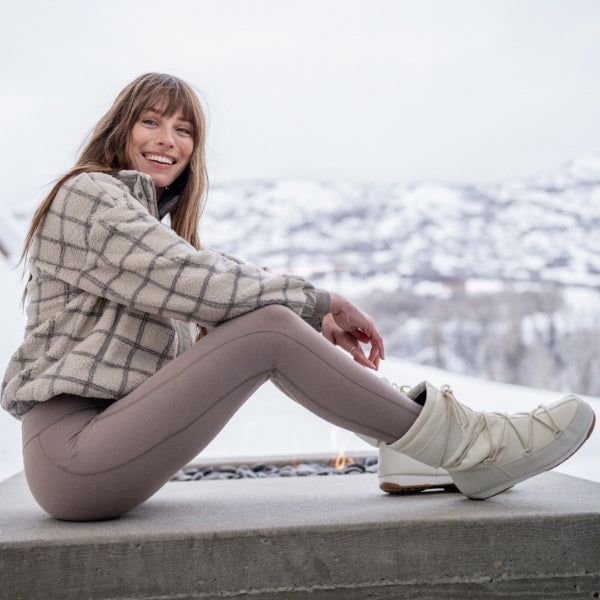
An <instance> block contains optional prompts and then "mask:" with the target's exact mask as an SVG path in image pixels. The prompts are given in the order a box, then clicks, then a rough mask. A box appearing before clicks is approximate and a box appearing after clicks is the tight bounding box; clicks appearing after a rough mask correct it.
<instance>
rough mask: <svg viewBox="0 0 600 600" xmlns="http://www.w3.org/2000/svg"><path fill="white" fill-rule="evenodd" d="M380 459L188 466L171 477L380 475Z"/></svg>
mask: <svg viewBox="0 0 600 600" xmlns="http://www.w3.org/2000/svg"><path fill="white" fill-rule="evenodd" d="M377 461H378V457H377V456H376V455H374V456H367V457H365V458H357V459H353V460H351V461H349V462H347V463H346V464H345V465H344V466H343V467H341V468H336V467H335V465H334V464H332V463H323V462H303V463H300V464H287V465H275V464H268V463H265V462H260V463H255V464H253V465H222V466H220V467H218V466H210V465H209V466H203V467H187V468H186V469H181V470H180V471H178V472H177V473H176V474H175V476H174V477H173V478H172V480H173V481H214V480H219V479H265V478H270V477H311V476H329V475H360V474H362V473H377Z"/></svg>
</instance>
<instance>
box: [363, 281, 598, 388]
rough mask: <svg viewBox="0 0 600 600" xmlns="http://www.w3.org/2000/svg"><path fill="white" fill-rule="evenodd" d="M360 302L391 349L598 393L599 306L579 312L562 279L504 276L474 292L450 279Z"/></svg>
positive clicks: (496, 375) (494, 375) (469, 370)
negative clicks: (436, 286) (494, 287)
mask: <svg viewBox="0 0 600 600" xmlns="http://www.w3.org/2000/svg"><path fill="white" fill-rule="evenodd" d="M589 293H590V294H594V292H593V291H589ZM595 293H596V295H597V296H598V297H597V298H596V301H595V302H594V304H595V306H600V303H599V302H598V300H599V299H600V293H598V292H595ZM360 303H361V305H362V306H364V307H365V309H366V310H367V311H368V312H370V313H371V315H373V317H374V318H375V320H376V322H377V323H378V326H379V327H380V330H381V331H382V333H383V335H384V339H385V340H386V345H387V350H388V353H389V354H391V355H394V356H398V357H401V358H406V359H409V360H414V361H417V362H421V363H424V364H429V365H432V366H435V367H439V368H442V369H447V370H450V371H455V372H461V373H465V374H470V375H475V376H480V377H485V378H489V379H493V380H496V381H504V382H508V383H515V384H520V385H526V386H532V387H539V388H544V389H556V390H571V391H574V392H577V393H581V394H589V395H595V396H598V395H600V309H599V310H598V313H597V314H596V315H595V316H594V313H593V311H591V312H590V311H587V312H586V314H585V318H584V317H583V316H582V315H581V314H579V312H578V310H579V309H578V307H577V306H576V305H571V304H570V303H569V301H568V300H567V299H566V295H565V288H563V287H561V286H560V285H557V284H554V283H541V284H538V285H528V286H527V287H526V288H525V287H524V286H519V285H517V284H515V283H511V282H506V283H505V284H504V286H503V287H502V289H500V290H499V291H495V292H488V293H476V294H470V293H467V292H466V291H465V289H464V286H460V285H452V286H448V287H447V289H445V290H444V293H443V294H442V295H434V294H429V295H420V294H416V293H414V292H413V291H411V290H410V289H401V290H397V291H395V292H376V293H373V294H371V295H369V296H368V297H364V298H362V299H361V300H360Z"/></svg>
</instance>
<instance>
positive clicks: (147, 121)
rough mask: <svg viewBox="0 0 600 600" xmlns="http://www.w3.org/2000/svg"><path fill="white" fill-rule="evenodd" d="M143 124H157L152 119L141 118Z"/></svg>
mask: <svg viewBox="0 0 600 600" xmlns="http://www.w3.org/2000/svg"><path fill="white" fill-rule="evenodd" d="M142 123H143V124H144V125H157V123H156V121H155V120H154V119H142Z"/></svg>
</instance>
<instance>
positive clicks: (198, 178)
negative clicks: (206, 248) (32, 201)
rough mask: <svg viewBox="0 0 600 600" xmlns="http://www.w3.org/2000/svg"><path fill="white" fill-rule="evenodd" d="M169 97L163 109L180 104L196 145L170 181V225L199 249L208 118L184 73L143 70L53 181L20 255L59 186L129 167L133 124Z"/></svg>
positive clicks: (205, 186) (173, 109) (170, 109)
mask: <svg viewBox="0 0 600 600" xmlns="http://www.w3.org/2000/svg"><path fill="white" fill-rule="evenodd" d="M165 99H166V100H167V102H166V107H167V108H166V109H165V115H166V116H169V117H170V116H171V115H173V114H174V113H175V112H176V111H177V109H179V108H180V109H181V111H182V113H183V115H184V117H185V118H186V119H187V120H189V121H191V122H192V124H193V125H194V149H193V151H192V156H191V157H190V161H189V164H188V166H187V167H186V169H185V170H184V172H183V173H182V174H181V175H180V176H179V177H178V179H177V180H176V181H175V182H174V183H173V184H172V185H171V186H170V187H171V188H174V189H175V190H176V191H177V192H178V193H180V194H181V198H180V200H179V202H178V204H177V207H176V209H175V210H174V211H173V212H172V213H171V227H172V229H173V230H174V231H175V232H176V233H177V234H178V235H179V236H181V237H182V238H184V239H185V240H187V241H188V242H189V243H190V244H192V246H194V247H195V248H196V249H198V248H199V247H200V240H199V237H198V221H199V219H200V215H201V214H202V209H203V206H204V200H205V197H206V193H207V189H208V174H207V171H206V150H205V146H206V118H205V116H204V112H203V110H202V106H201V105H200V101H199V100H198V96H197V95H196V93H195V92H194V90H193V89H192V88H191V87H190V86H189V85H188V84H187V83H186V82H185V81H182V80H181V79H179V78H177V77H174V76H172V75H166V74H162V73H146V74H145V75H141V76H140V77H138V78H137V79H135V80H134V81H132V82H131V83H130V84H129V85H127V86H126V87H125V88H124V89H123V91H122V92H121V93H120V94H119V95H118V96H117V99H116V100H115V102H114V104H113V105H112V106H111V108H110V110H109V111H108V112H107V113H106V114H105V115H104V116H103V117H102V119H101V120H100V122H99V123H98V125H97V126H96V128H95V129H94V131H93V132H92V134H91V136H90V139H89V141H88V142H87V144H85V147H84V149H83V150H82V152H81V154H80V156H79V159H78V160H77V162H76V163H75V166H74V167H73V168H72V169H71V170H70V171H69V172H68V173H66V174H65V175H63V177H61V178H60V179H59V180H58V181H57V183H56V184H55V185H54V187H53V188H52V190H51V191H50V193H49V194H48V196H47V197H46V198H45V200H44V201H43V202H42V203H41V204H40V206H39V207H38V209H37V210H36V212H35V214H34V215H33V219H32V221H31V226H30V227H29V231H28V232H27V236H26V237H25V243H24V245H23V253H22V255H21V260H25V259H26V258H27V255H28V253H29V248H30V246H31V242H32V240H33V237H34V235H35V232H36V231H37V228H38V227H39V226H40V223H41V222H42V220H43V218H44V216H45V214H46V212H47V211H48V209H49V208H50V205H51V204H52V201H53V200H54V197H55V196H56V194H57V193H58V190H59V189H60V188H61V186H62V185H63V184H64V183H65V182H66V181H67V180H68V179H70V178H71V177H73V176H74V175H78V174H80V173H86V172H91V171H96V172H104V173H116V172H117V171H120V170H121V169H126V168H127V149H128V144H129V137H130V132H131V129H132V128H133V125H134V124H135V122H136V121H137V119H138V117H139V115H140V113H141V112H142V111H143V110H146V109H148V108H153V107H156V106H159V105H160V103H161V102H162V101H164V100H165Z"/></svg>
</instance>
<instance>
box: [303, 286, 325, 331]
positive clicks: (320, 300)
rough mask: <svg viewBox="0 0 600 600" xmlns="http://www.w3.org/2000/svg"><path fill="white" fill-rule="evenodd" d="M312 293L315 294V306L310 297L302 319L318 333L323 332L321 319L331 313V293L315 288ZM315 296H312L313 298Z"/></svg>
mask: <svg viewBox="0 0 600 600" xmlns="http://www.w3.org/2000/svg"><path fill="white" fill-rule="evenodd" d="M306 291H307V290H305V293H306ZM312 292H313V294H314V304H313V302H312V300H313V298H312V297H309V302H308V304H307V305H306V307H305V309H304V312H303V314H302V318H303V319H304V320H305V321H306V322H307V323H308V324H309V325H310V326H311V327H313V328H314V329H316V330H317V331H321V319H322V318H323V317H324V316H325V315H326V314H327V313H328V312H329V311H330V309H331V299H330V297H329V292H328V291H326V290H322V289H316V288H315V289H313V290H312ZM313 294H311V296H313ZM307 309H308V310H307Z"/></svg>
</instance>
